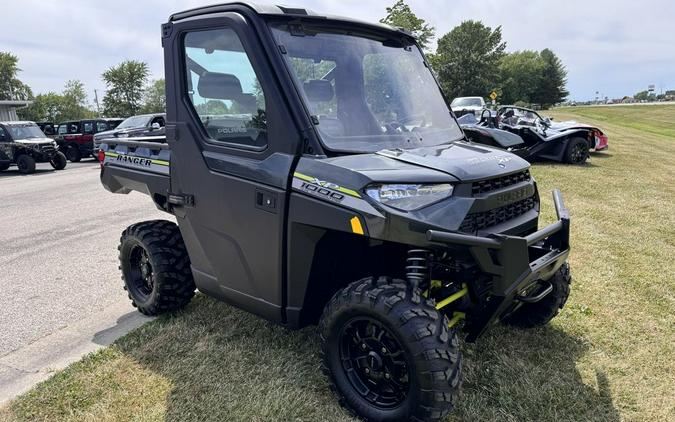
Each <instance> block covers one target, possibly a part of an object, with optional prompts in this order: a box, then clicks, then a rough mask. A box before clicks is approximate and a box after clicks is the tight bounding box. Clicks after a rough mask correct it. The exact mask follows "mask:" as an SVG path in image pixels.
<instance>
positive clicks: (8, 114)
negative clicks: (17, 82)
mask: <svg viewBox="0 0 675 422" xmlns="http://www.w3.org/2000/svg"><path fill="white" fill-rule="evenodd" d="M31 104H32V101H19V100H0V122H6V121H12V120H19V117H18V116H17V115H16V109H17V108H23V107H26V106H29V105H31Z"/></svg>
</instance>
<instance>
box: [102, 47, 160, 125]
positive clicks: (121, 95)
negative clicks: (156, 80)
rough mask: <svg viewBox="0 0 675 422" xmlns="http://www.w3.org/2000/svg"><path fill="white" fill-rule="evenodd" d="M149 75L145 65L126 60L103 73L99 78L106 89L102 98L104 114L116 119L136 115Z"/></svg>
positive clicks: (141, 103)
mask: <svg viewBox="0 0 675 422" xmlns="http://www.w3.org/2000/svg"><path fill="white" fill-rule="evenodd" d="M149 73H150V71H149V70H148V65H147V63H145V62H141V61H136V60H126V61H124V62H122V63H120V64H119V65H117V66H113V67H111V68H109V69H108V70H106V71H105V72H103V75H101V76H102V78H103V81H104V82H105V84H106V87H107V92H106V93H105V96H104V97H103V110H104V114H105V115H107V116H116V117H125V116H133V115H134V114H138V112H139V111H140V109H141V106H142V105H143V94H144V87H145V84H146V83H147V81H148V75H149Z"/></svg>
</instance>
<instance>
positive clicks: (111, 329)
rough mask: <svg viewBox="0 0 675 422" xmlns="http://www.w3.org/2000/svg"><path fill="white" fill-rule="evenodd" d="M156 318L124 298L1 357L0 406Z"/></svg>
mask: <svg viewBox="0 0 675 422" xmlns="http://www.w3.org/2000/svg"><path fill="white" fill-rule="evenodd" d="M152 319H153V318H149V317H146V316H144V315H142V314H140V313H138V312H136V311H135V310H134V309H133V308H131V307H130V305H129V303H128V302H127V301H123V302H121V303H119V304H115V305H112V306H109V307H107V308H105V309H104V310H103V311H102V312H101V313H97V314H95V315H91V316H89V317H88V318H86V319H84V320H80V321H78V322H76V323H74V324H71V325H68V326H66V327H64V328H62V329H60V330H58V331H55V332H53V333H51V334H49V335H47V336H45V337H42V338H40V339H39V340H36V341H34V342H33V343H30V344H28V345H26V346H23V347H21V348H19V349H16V350H13V351H11V352H9V353H8V354H6V355H3V356H1V357H0V405H3V404H6V403H7V402H9V401H10V400H12V399H13V398H15V397H16V396H18V395H20V394H22V393H24V392H26V391H28V390H29V389H30V388H31V387H33V386H34V385H35V384H37V383H39V382H41V381H44V380H46V379H47V378H49V377H51V376H52V375H53V374H54V373H55V372H57V371H59V370H62V369H64V368H65V367H67V366H68V365H70V364H71V363H73V362H75V361H77V360H79V359H80V358H81V357H82V356H84V355H86V354H88V353H91V352H95V351H97V350H99V349H101V348H103V347H106V346H109V345H110V344H112V343H113V342H114V341H115V340H116V339H118V338H120V337H122V336H123V335H125V334H127V333H128V332H129V331H132V330H134V329H135V328H138V327H140V326H141V325H143V324H145V323H146V322H148V321H151V320H152Z"/></svg>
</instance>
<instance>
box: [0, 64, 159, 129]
mask: <svg viewBox="0 0 675 422" xmlns="http://www.w3.org/2000/svg"><path fill="white" fill-rule="evenodd" d="M18 62H19V59H18V57H17V56H15V55H14V54H11V53H9V52H0V100H10V99H11V100H30V101H32V104H31V105H29V106H28V107H25V108H21V109H19V110H17V112H18V114H19V117H20V118H21V119H24V120H30V121H36V122H39V121H45V122H63V121H66V120H76V119H87V118H94V117H100V116H106V117H128V116H133V115H135V114H140V113H161V112H164V110H165V108H166V96H165V92H164V79H157V80H152V81H151V80H150V79H149V76H150V71H149V69H148V65H147V64H146V63H144V62H142V61H136V60H127V61H124V62H122V63H120V64H118V65H117V66H113V67H111V68H109V69H107V70H106V71H104V72H103V74H102V75H101V79H102V80H103V82H105V85H106V93H105V95H104V96H103V98H102V101H101V104H102V107H100V110H95V109H94V107H93V106H92V104H90V102H89V97H88V95H87V92H86V90H85V87H84V84H83V83H82V82H81V81H79V80H77V79H73V80H69V81H68V82H66V83H65V85H64V87H63V89H62V90H61V91H60V92H55V91H50V92H47V93H44V94H37V95H33V91H32V90H31V88H30V87H29V86H28V85H26V84H24V83H23V82H21V81H20V80H19V79H18V74H19V72H20V71H21V69H20V68H19V66H18ZM97 108H98V107H97Z"/></svg>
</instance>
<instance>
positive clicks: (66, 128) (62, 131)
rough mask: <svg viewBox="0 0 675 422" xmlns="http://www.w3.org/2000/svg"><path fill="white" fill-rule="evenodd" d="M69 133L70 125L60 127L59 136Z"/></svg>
mask: <svg viewBox="0 0 675 422" xmlns="http://www.w3.org/2000/svg"><path fill="white" fill-rule="evenodd" d="M66 133H68V125H59V135H65V134H66Z"/></svg>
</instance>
